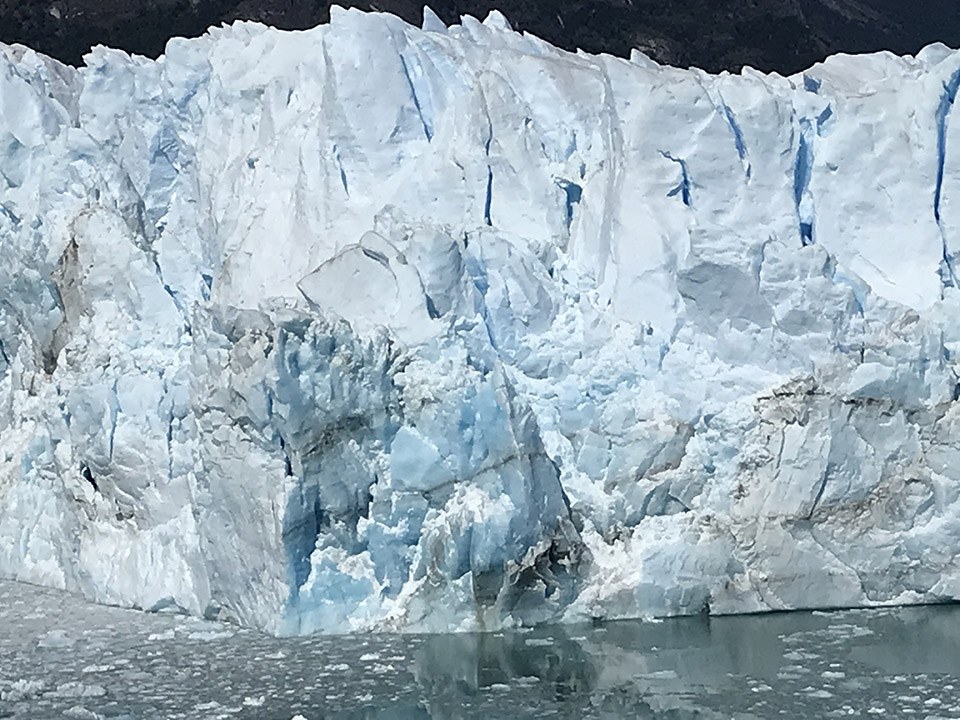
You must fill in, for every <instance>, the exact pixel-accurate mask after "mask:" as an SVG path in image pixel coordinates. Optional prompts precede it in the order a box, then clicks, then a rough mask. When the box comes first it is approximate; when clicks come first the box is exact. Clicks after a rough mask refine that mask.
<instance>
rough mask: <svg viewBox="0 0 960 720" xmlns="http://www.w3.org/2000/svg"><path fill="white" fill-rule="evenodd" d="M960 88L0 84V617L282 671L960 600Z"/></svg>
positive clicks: (38, 69) (479, 49)
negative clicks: (159, 617) (139, 639)
mask: <svg viewBox="0 0 960 720" xmlns="http://www.w3.org/2000/svg"><path fill="white" fill-rule="evenodd" d="M958 87H960V54H957V53H954V52H953V51H950V50H948V49H946V48H945V47H943V46H932V47H929V48H927V49H926V50H925V51H924V52H922V53H921V54H920V55H919V56H918V57H917V58H898V57H894V56H892V55H883V54H881V55H874V56H869V57H836V58H833V59H831V60H829V61H827V62H826V63H824V64H822V65H819V66H816V67H814V68H812V69H811V70H810V71H809V72H807V73H805V74H804V75H802V76H798V77H792V78H783V77H779V76H777V75H762V74H759V73H756V72H753V71H750V70H745V71H744V72H743V73H742V74H741V75H736V76H734V75H721V76H710V75H707V74H705V73H702V72H699V71H696V70H679V69H674V68H669V67H661V66H658V65H656V64H655V63H653V62H651V61H649V60H648V59H647V58H645V57H644V56H642V55H640V54H636V55H635V56H634V57H632V58H631V59H630V60H625V59H619V58H614V57H610V56H597V57H594V56H588V55H572V54H569V53H565V52H561V51H559V50H557V49H555V48H553V47H551V46H549V45H547V44H546V43H544V42H542V41H540V40H538V39H537V38H534V37H531V36H526V35H519V34H516V33H514V32H512V31H511V30H510V28H509V26H508V25H507V23H506V21H505V20H504V19H503V18H502V17H501V16H499V15H498V14H493V15H491V16H490V17H489V18H488V19H487V20H486V21H485V22H483V23H480V22H478V21H476V20H474V19H472V18H463V21H462V24H461V25H459V26H455V27H450V28H447V27H444V26H443V25H442V24H441V23H440V22H439V20H437V18H436V17H435V16H433V15H432V14H431V13H429V12H427V13H426V18H425V22H424V28H423V30H419V29H416V28H413V27H410V26H408V25H406V24H404V23H403V22H402V21H400V20H398V19H397V18H394V17H392V16H388V15H379V14H363V13H360V12H357V11H340V12H336V13H335V14H334V16H333V19H332V22H331V24H330V25H329V26H322V27H318V28H316V29H315V30H312V31H309V32H299V33H284V32H279V31H276V30H272V29H269V28H266V27H263V26H259V25H255V24H248V23H240V24H236V25H234V26H232V27H228V28H220V29H213V30H211V31H210V33H209V34H208V35H207V36H205V37H203V38H200V39H197V40H190V41H183V40H174V41H172V42H171V43H170V44H169V46H168V48H167V53H166V55H165V56H164V57H162V58H160V59H159V60H157V61H152V60H146V59H143V58H137V57H134V58H131V57H128V56H127V55H125V54H123V53H121V52H116V51H111V50H107V49H104V48H98V49H95V50H94V51H93V52H92V53H91V54H90V55H89V56H88V57H87V64H86V67H84V68H82V69H80V70H79V71H75V70H72V69H69V68H66V67H63V66H61V65H59V64H57V63H56V62H54V61H51V60H48V59H45V58H43V57H40V56H38V55H36V54H35V53H33V52H32V51H29V50H26V49H24V48H20V47H4V46H0V290H2V292H0V406H2V408H3V410H2V412H0V575H3V576H5V577H12V578H18V579H21V580H26V581H30V582H35V583H40V584H45V585H51V586H56V587H66V588H69V589H71V590H75V591H79V592H82V593H83V594H85V595H86V596H88V597H90V598H93V599H96V600H99V601H103V602H110V603H118V604H124V605H133V606H138V607H143V608H148V609H164V608H179V609H182V610H184V611H187V612H191V613H195V614H205V615H208V616H213V617H221V618H225V619H232V620H236V621H239V622H242V623H246V624H251V625H255V626H257V627H261V628H264V629H266V630H269V631H271V632H276V633H308V632H314V631H331V632H345V631H360V630H401V631H403V630H429V631H436V630H471V629H493V628H497V627H501V626H504V625H511V624H517V623H528V624H529V623H536V622H543V621H557V620H582V619H585V618H591V617H593V618H597V617H607V618H615V617H633V616H644V615H675V614H688V613H699V612H703V611H709V612H714V613H734V612H747V611H751V612H752V611H758V610H768V609H786V608H801V607H827V606H852V605H875V604H890V603H904V602H937V601H942V600H952V599H957V598H958V597H960V567H958V563H957V560H956V558H957V556H958V549H960V485H958V482H960V447H958V445H957V442H956V437H957V436H958V431H960V427H958V419H960V404H958V403H957V402H956V401H957V399H958V396H960V393H958V378H957V374H956V370H957V353H958V352H960V319H958V312H957V311H958V309H960V295H958V290H957V287H956V285H957V258H956V253H957V250H958V247H960V245H958V243H960V238H958V237H957V233H958V228H960V222H958V220H960V160H958V158H960V137H958V133H960V122H952V121H951V120H952V112H953V109H954V104H955V101H956V96H957V92H958Z"/></svg>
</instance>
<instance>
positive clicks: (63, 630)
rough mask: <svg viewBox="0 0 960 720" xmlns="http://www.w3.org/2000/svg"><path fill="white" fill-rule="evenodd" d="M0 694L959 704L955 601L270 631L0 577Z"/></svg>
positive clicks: (289, 709) (319, 714) (502, 706)
mask: <svg viewBox="0 0 960 720" xmlns="http://www.w3.org/2000/svg"><path fill="white" fill-rule="evenodd" d="M0 698H2V699H0V717H13V718H47V717H51V718H52V717H64V716H66V717H76V718H96V717H111V718H121V717H125V718H131V719H134V718H135V719H137V720H139V719H140V718H277V719H282V720H289V719H290V718H293V717H295V716H296V715H300V716H302V717H303V718H306V719H307V720H313V719H319V718H357V719H359V718H376V719H378V720H408V719H409V720H413V719H427V718H430V719H432V720H439V719H441V718H449V719H453V718H457V719H460V718H485V719H486V718H522V717H531V718H534V717H535V718H547V717H558V718H567V717H569V718H611V719H612V718H671V719H680V718H731V717H734V718H738V719H739V718H744V719H747V720H749V719H750V718H780V717H787V718H799V717H804V718H829V717H871V716H876V717H888V718H890V717H893V718H901V717H903V718H906V717H913V716H916V717H918V718H931V719H933V718H960V608H956V607H934V608H909V609H894V610H881V611H854V612H844V613H804V614H800V613H797V614H778V615H765V616H752V617H738V618H689V619H682V620H673V621H665V622H658V623H641V622H624V623H610V624H607V625H604V626H601V627H567V628H552V629H544V630H536V631H533V632H517V633H501V634H494V635H459V636H436V637H420V636H415V637H409V636H408V637H404V636H399V637H398V636H391V637H370V636H365V637H361V638H296V639H275V638H269V637H264V636H262V635H258V634H257V633H254V632H251V631H246V630H238V629H236V628H229V627H224V626H221V625H213V624H210V623H204V622H200V621H197V620H191V619H184V618H175V617H163V616H145V615H141V614H138V613H131V612H126V611H122V610H117V609H112V608H102V607H96V606H91V605H87V604H85V603H82V602H80V601H78V600H76V599H74V598H71V597H67V596H63V595H61V594H58V593H55V592H51V591H47V590H40V589H37V588H32V587H26V586H22V585H15V584H11V583H0ZM64 714H66V715H64Z"/></svg>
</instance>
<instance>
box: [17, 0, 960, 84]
mask: <svg viewBox="0 0 960 720" xmlns="http://www.w3.org/2000/svg"><path fill="white" fill-rule="evenodd" d="M331 4H332V3H330V2H328V0H0V41H3V42H6V43H13V42H17V43H24V44H27V45H30V46H31V47H33V48H36V49H38V50H40V51H42V52H45V53H47V54H50V55H53V56H55V57H57V58H60V59H61V60H64V61H66V62H69V63H73V64H77V63H80V62H81V58H82V56H83V54H84V53H85V52H86V51H87V50H88V49H89V48H90V46H91V45H94V44H105V45H110V46H114V47H121V48H124V49H126V50H129V51H131V52H136V53H140V54H144V55H151V56H156V55H158V54H159V53H161V52H162V51H163V47H164V44H165V43H166V41H167V39H168V38H169V37H172V36H175V35H184V36H191V35H198V34H201V33H202V32H203V31H204V30H205V29H206V28H207V27H209V26H210V25H218V24H220V23H222V22H230V21H233V20H237V19H249V20H259V21H262V22H265V23H269V24H271V25H276V26H278V27H282V28H306V27H312V26H313V25H316V24H318V23H322V22H325V21H326V20H327V19H328V17H329V13H330V5H331ZM338 4H347V5H353V6H356V7H360V8H363V9H365V10H370V9H375V10H384V11H388V12H392V13H396V14H397V15H400V16H402V17H403V18H405V19H406V20H408V21H410V22H414V23H419V21H420V18H421V14H422V2H421V0H376V2H368V1H359V2H357V1H353V0H340V2H339V3H338ZM432 7H433V9H434V10H435V11H436V12H437V14H438V15H440V17H442V18H443V19H444V20H445V21H447V22H448V23H452V22H456V21H457V18H458V17H459V16H460V15H461V14H471V15H475V16H478V17H481V18H482V17H484V16H485V15H486V14H487V12H488V11H489V10H490V9H491V8H494V7H497V8H499V9H500V10H501V11H502V12H503V13H504V14H505V15H506V16H507V17H508V18H509V19H510V21H511V22H512V23H513V25H514V27H515V28H517V29H521V30H528V31H530V32H532V33H534V34H536V35H539V36H541V37H543V38H546V39H547V40H549V41H551V42H552V43H554V44H557V45H560V46H562V47H566V48H569V49H576V48H578V47H579V48H583V49H584V50H588V51H590V52H610V53H614V54H618V55H626V54H627V53H629V51H630V49H631V48H632V47H639V48H641V49H643V50H644V51H646V52H647V53H648V54H650V55H652V56H653V57H655V58H656V59H658V60H660V61H661V62H664V63H671V64H674V65H681V66H688V65H696V66H698V67H702V68H705V69H707V70H711V71H719V70H723V69H728V70H739V69H740V68H741V67H742V66H743V65H752V66H753V67H756V68H759V69H761V70H777V71H779V72H781V73H784V74H787V73H793V72H797V71H799V70H802V69H804V68H806V67H808V66H809V65H811V64H813V63H815V62H817V61H819V60H822V59H823V58H824V57H826V56H827V55H830V54H833V53H838V52H867V51H874V50H892V51H894V52H896V53H898V54H905V53H914V52H916V51H917V50H919V49H920V48H921V47H923V46H924V45H926V44H928V43H931V42H934V41H938V40H939V41H941V42H945V43H946V44H948V45H951V46H954V47H956V46H958V45H960V2H957V0H499V1H497V0H435V1H434V2H433V3H432Z"/></svg>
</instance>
